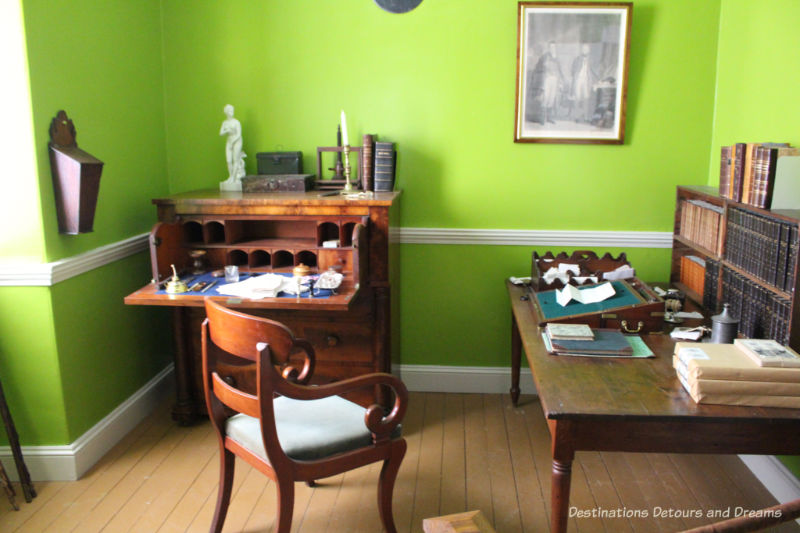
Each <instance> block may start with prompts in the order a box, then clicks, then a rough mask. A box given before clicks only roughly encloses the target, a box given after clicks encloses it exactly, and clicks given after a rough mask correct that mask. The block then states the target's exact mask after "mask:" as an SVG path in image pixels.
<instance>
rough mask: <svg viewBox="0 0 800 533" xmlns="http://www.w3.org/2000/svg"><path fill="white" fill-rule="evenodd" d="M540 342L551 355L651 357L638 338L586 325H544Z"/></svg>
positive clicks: (650, 352) (615, 330)
mask: <svg viewBox="0 0 800 533" xmlns="http://www.w3.org/2000/svg"><path fill="white" fill-rule="evenodd" d="M542 340H543V341H544V345H545V348H546V349H547V351H548V352H549V353H551V354H553V355H574V356H582V357H653V352H652V351H651V350H650V349H649V348H648V347H647V345H646V344H645V343H644V341H643V340H642V339H641V337H639V336H638V335H623V334H622V333H620V331H619V330H617V329H602V328H596V329H592V328H590V327H589V326H588V325H587V324H558V323H548V324H547V325H546V326H545V328H544V330H543V331H542Z"/></svg>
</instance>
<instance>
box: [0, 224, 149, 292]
mask: <svg viewBox="0 0 800 533" xmlns="http://www.w3.org/2000/svg"><path fill="white" fill-rule="evenodd" d="M149 235H150V234H149V233H142V234H141V235H135V236H133V237H130V238H128V239H124V240H121V241H117V242H113V243H111V244H107V245H105V246H101V247H99V248H95V249H94V250H90V251H88V252H86V253H83V254H79V255H75V256H72V257H67V258H65V259H61V260H59V261H54V262H52V263H34V262H24V263H23V262H16V263H0V286H6V287H10V286H17V287H50V286H52V285H55V284H56V283H58V282H60V281H64V280H67V279H69V278H72V277H75V276H79V275H81V274H84V273H86V272H89V271H91V270H94V269H95V268H99V267H102V266H105V265H108V264H110V263H113V262H114V261H118V260H120V259H125V258H126V257H128V256H131V255H133V254H137V253H139V252H143V251H145V250H147V249H148V241H147V239H148V237H149Z"/></svg>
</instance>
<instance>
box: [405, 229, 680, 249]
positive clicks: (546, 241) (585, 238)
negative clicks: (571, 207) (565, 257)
mask: <svg viewBox="0 0 800 533" xmlns="http://www.w3.org/2000/svg"><path fill="white" fill-rule="evenodd" d="M392 238H393V240H394V241H396V242H400V243H401V244H482V245H503V246H585V247H587V248H588V247H591V248H594V247H598V248H672V233H670V232H668V231H566V230H514V229H460V228H397V229H396V231H395V232H394V234H393V235H392Z"/></svg>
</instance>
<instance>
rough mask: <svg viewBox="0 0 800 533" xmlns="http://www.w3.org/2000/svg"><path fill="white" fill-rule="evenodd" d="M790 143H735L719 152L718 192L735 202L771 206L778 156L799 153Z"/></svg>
mask: <svg viewBox="0 0 800 533" xmlns="http://www.w3.org/2000/svg"><path fill="white" fill-rule="evenodd" d="M798 154H800V152H799V151H798V150H797V148H793V147H791V146H789V143H736V144H734V145H732V146H723V147H722V149H721V154H720V171H719V194H720V196H723V197H725V198H729V199H731V200H733V201H735V202H742V203H746V204H750V205H753V206H756V207H762V208H765V209H769V208H770V206H771V204H772V191H773V188H774V186H775V170H776V169H777V166H778V158H779V157H782V156H785V155H798Z"/></svg>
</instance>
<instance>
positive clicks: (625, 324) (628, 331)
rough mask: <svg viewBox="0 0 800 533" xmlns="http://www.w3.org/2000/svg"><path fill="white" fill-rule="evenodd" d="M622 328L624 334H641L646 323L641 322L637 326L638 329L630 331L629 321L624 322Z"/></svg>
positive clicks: (621, 324)
mask: <svg viewBox="0 0 800 533" xmlns="http://www.w3.org/2000/svg"><path fill="white" fill-rule="evenodd" d="M620 327H621V328H622V332H623V333H639V332H640V331H642V328H644V322H642V321H641V320H640V321H639V323H638V324H636V329H629V328H628V321H627V320H623V321H622V322H621V323H620Z"/></svg>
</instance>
